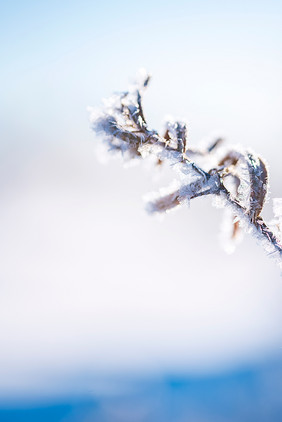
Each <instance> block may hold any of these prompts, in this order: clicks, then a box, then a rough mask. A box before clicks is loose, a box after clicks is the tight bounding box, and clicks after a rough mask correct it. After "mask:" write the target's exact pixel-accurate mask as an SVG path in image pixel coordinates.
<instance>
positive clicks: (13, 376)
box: [0, 0, 282, 422]
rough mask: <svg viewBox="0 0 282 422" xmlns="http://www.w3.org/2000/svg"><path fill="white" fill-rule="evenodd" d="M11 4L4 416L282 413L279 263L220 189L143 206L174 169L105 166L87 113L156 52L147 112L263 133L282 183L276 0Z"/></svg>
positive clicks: (249, 137)
mask: <svg viewBox="0 0 282 422" xmlns="http://www.w3.org/2000/svg"><path fill="white" fill-rule="evenodd" d="M0 5H1V6H0V21H1V25H0V33H1V46H0V52H1V70H0V72H1V82H2V83H1V101H0V107H1V126H0V127H1V129H0V130H1V141H0V149H1V154H0V201H1V206H0V233H1V243H0V250H1V252H0V256H1V265H0V326H1V328H0V330H1V337H0V338H1V340H0V341H1V345H0V420H1V421H5V422H6V421H33V420H34V421H38V420H41V421H43V420H46V421H47V420H48V421H67V422H71V421H72V422H74V421H85V422H86V421H87V422H88V421H104V422H115V421H142V422H143V421H146V422H148V421H177V422H178V421H179V422H180V421H181V422H182V421H190V420H191V421H205V422H206V421H238V420H240V421H250V420H256V421H272V422H274V421H275V422H276V421H281V420H282V366H281V365H282V324H281V320H282V283H281V277H280V273H279V269H278V268H277V267H276V266H275V264H274V263H273V262H272V261H271V260H270V259H269V258H268V257H267V256H266V255H265V254H264V252H263V250H262V249H261V248H260V246H258V245H257V244H256V241H255V240H254V239H252V238H250V237H249V236H246V237H245V239H244V241H243V243H242V244H241V245H240V247H239V248H238V249H237V250H236V252H235V253H234V254H233V255H226V254H225V252H224V251H223V250H222V248H221V246H220V242H219V240H218V237H219V236H218V235H219V228H220V225H221V221H222V216H223V213H222V210H217V209H215V208H212V207H211V203H210V201H209V199H208V198H203V199H198V200H195V201H194V202H192V203H191V207H190V209H184V208H183V209H181V210H179V211H178V212H175V213H171V214H168V215H167V216H166V218H165V219H164V220H163V221H162V222H159V221H158V220H156V219H155V218H152V217H151V216H149V215H147V214H146V213H145V211H144V204H143V200H142V196H143V194H145V193H147V192H150V191H152V190H156V189H157V188H158V187H159V186H162V185H165V184H166V182H167V179H168V178H169V177H168V175H166V174H163V175H162V178H163V180H162V178H159V180H156V178H155V177H154V176H153V172H152V170H150V169H148V166H146V165H145V164H141V165H139V166H137V167H133V168H128V169H124V168H123V165H122V162H121V161H118V160H115V161H109V162H108V163H107V164H106V165H102V164H101V163H100V162H99V161H98V159H97V157H96V156H95V153H94V150H95V145H96V144H97V138H96V137H95V135H94V133H93V132H91V130H90V124H89V116H88V112H87V109H86V108H87V106H95V107H97V106H99V105H101V99H102V98H103V97H107V96H109V95H110V94H111V93H112V92H113V91H120V90H124V89H126V87H127V85H128V82H132V80H133V79H134V76H135V74H136V72H137V70H138V69H139V68H140V67H145V68H147V69H148V70H149V71H150V72H151V73H152V74H153V79H152V82H151V85H150V88H149V89H148V91H147V93H146V97H145V100H144V101H145V103H144V108H145V111H146V114H147V120H148V121H149V124H150V125H151V126H152V127H154V128H155V129H161V128H162V127H163V123H164V117H165V116H166V115H167V114H170V115H174V116H181V117H186V118H187V119H188V121H189V123H190V126H189V134H190V138H189V139H190V142H191V143H198V142H201V141H202V140H203V139H205V138H206V137H212V136H214V135H215V134H220V135H223V136H224V137H225V138H226V140H227V141H228V142H230V143H241V144H243V145H245V146H248V147H251V148H252V149H254V150H255V151H257V152H258V153H260V154H262V156H264V157H265V158H266V160H267V162H268V164H269V166H270V172H271V175H270V177H271V179H270V182H271V194H270V196H271V197H279V196H280V197H281V196H282V188H281V153H282V150H281V140H282V125H281V109H282V78H281V71H282V4H281V2H280V1H279V0H277V1H275V0H269V1H267V2H265V1H260V0H256V1H252V0H244V1H243V0H237V1H236V2H234V1H216V0H215V1H209V0H197V1H195V0H194V1H189V0H187V1H181V0H175V1H173V2H167V1H147V0H144V1H140V2H134V1H118V2H115V1H111V0H109V1H104V2H98V1H93V0H92V1H86V0H81V1H71V0H69V1H65V0H62V1H59V2H58V1H54V0H49V1H48V2H47V1H40V2H38V1H28V0H25V1H16V0H10V1H1V2H0ZM164 181H165V182H164ZM265 216H266V217H271V202H270V203H269V205H267V207H266V212H265Z"/></svg>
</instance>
